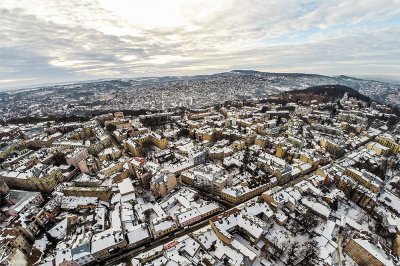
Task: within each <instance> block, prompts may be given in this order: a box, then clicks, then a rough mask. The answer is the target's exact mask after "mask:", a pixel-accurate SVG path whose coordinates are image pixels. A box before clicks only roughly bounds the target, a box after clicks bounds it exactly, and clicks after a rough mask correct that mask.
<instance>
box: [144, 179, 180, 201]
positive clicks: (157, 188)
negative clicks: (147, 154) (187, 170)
mask: <svg viewBox="0 0 400 266" xmlns="http://www.w3.org/2000/svg"><path fill="white" fill-rule="evenodd" d="M176 185H177V180H176V177H175V175H174V174H159V175H156V176H155V177H153V178H152V180H151V181H150V187H151V191H152V192H153V194H154V195H155V196H156V197H165V196H166V195H167V194H168V193H170V192H171V191H172V190H173V189H174V188H175V186H176Z"/></svg>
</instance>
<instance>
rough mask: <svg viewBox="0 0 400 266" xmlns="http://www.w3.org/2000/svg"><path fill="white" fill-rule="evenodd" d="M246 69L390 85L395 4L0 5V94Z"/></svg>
mask: <svg viewBox="0 0 400 266" xmlns="http://www.w3.org/2000/svg"><path fill="white" fill-rule="evenodd" d="M233 69H252V70H259V71H267V72H301V73H317V74H325V75H340V74H343V75H348V76H355V77H367V78H381V79H389V80H396V81H398V80H400V0H379V1H376V0H363V1H349V0H343V1H341V0H324V1H311V0H310V1H309V0H304V1H291V0H285V1H282V0H268V1H266V0H261V1H256V0H247V1H243V0H182V1H177V0H158V1H156V0H98V1H92V0H88V1H86V0H65V1H57V0H1V1H0V89H4V88H17V87H29V86H33V85H38V84H51V83H63V82H70V81H79V80H94V79H109V78H131V77H144V76H165V75H195V74H209V73H217V72H224V71H230V70H233Z"/></svg>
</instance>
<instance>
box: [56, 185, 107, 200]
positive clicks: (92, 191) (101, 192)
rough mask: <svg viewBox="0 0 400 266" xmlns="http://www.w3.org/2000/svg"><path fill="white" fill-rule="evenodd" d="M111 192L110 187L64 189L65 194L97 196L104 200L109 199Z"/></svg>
mask: <svg viewBox="0 0 400 266" xmlns="http://www.w3.org/2000/svg"><path fill="white" fill-rule="evenodd" d="M111 193H112V192H111V188H110V187H68V188H65V189H64V195H65V196H75V197H97V198H99V199H100V200H103V201H108V200H109V199H110V197H111Z"/></svg>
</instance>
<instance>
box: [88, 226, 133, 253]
mask: <svg viewBox="0 0 400 266" xmlns="http://www.w3.org/2000/svg"><path fill="white" fill-rule="evenodd" d="M126 245H127V242H126V240H125V238H124V235H123V233H122V231H121V229H119V228H118V229H117V228H110V229H107V230H105V231H103V232H101V233H98V234H95V235H93V238H92V241H91V252H92V256H93V257H94V258H95V259H96V260H98V261H100V260H103V259H105V258H107V257H109V256H111V255H112V254H113V253H115V252H118V251H119V250H120V249H121V248H124V247H126Z"/></svg>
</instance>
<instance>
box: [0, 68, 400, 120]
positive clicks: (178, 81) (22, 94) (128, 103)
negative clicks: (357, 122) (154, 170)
mask: <svg viewBox="0 0 400 266" xmlns="http://www.w3.org/2000/svg"><path fill="white" fill-rule="evenodd" d="M321 84H332V85H342V86H348V87H351V88H353V89H355V90H357V91H358V92H359V93H361V94H363V95H366V96H368V97H370V98H371V99H372V100H374V101H377V102H381V103H386V104H388V105H390V106H392V107H397V108H400V101H399V99H400V85H397V84H391V83H384V82H379V81H371V80H361V79H356V78H351V77H346V76H336V77H328V76H321V75H310V74H290V73H266V72H257V71H244V70H236V71H231V72H226V73H219V74H214V75H202V76H186V77H161V78H137V79H119V80H103V81H101V80H100V81H93V82H80V83H76V84H67V85H54V86H44V87H37V88H32V89H25V90H15V91H7V92H0V106H1V107H0V123H1V122H3V123H4V122H12V123H19V122H28V121H32V119H35V121H44V120H48V119H52V118H53V119H57V118H63V119H64V120H65V121H69V120H68V119H66V118H70V120H71V121H72V120H75V121H77V120H79V119H78V118H85V117H91V116H92V115H99V114H104V113H107V112H116V111H125V113H126V114H132V115H138V114H146V113H151V112H158V111H160V110H161V111H171V110H172V111H173V110H174V109H176V108H191V109H196V108H205V107H211V106H214V105H216V104H221V103H224V102H225V101H233V100H248V99H253V100H259V99H264V98H265V97H267V96H269V95H274V94H279V93H281V92H285V91H292V90H301V89H306V88H309V87H313V86H318V85H321Z"/></svg>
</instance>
